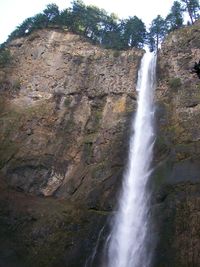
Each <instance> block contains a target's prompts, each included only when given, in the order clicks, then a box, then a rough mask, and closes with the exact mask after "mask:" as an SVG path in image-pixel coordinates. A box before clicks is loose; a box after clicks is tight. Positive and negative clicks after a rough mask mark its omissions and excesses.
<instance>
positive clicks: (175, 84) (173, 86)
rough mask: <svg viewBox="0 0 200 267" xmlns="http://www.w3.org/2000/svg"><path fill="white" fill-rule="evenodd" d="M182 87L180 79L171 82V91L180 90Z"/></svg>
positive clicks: (173, 79)
mask: <svg viewBox="0 0 200 267" xmlns="http://www.w3.org/2000/svg"><path fill="white" fill-rule="evenodd" d="M181 85H182V83H181V79H180V78H172V79H170V80H169V86H170V88H171V89H178V88H179V87H181Z"/></svg>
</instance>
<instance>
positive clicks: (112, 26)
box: [100, 13, 123, 49]
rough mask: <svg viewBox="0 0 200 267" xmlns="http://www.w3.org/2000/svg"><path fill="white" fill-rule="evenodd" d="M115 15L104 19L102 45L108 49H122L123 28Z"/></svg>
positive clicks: (106, 16)
mask: <svg viewBox="0 0 200 267" xmlns="http://www.w3.org/2000/svg"><path fill="white" fill-rule="evenodd" d="M118 21H119V19H118V17H117V16H116V15H115V14H113V13H112V14H111V15H110V16H109V15H105V16H103V17H102V30H101V39H100V43H101V44H102V45H104V46H105V47H107V48H114V49H122V48H123V44H122V34H121V32H122V27H121V23H118Z"/></svg>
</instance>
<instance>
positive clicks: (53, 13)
mask: <svg viewBox="0 0 200 267" xmlns="http://www.w3.org/2000/svg"><path fill="white" fill-rule="evenodd" d="M43 13H44V15H45V16H46V18H47V24H48V23H49V22H52V23H56V20H57V19H58V17H59V14H60V12H59V9H58V6H57V5H56V4H49V5H47V7H46V8H45V9H44V10H43Z"/></svg>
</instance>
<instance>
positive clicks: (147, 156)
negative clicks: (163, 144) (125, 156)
mask: <svg viewBox="0 0 200 267" xmlns="http://www.w3.org/2000/svg"><path fill="white" fill-rule="evenodd" d="M155 68H156V55H155V54H153V53H150V52H146V53H145V55H144V56H143V59H142V62H141V66H140V70H139V73H138V83H137V91H138V94H139V99H138V107H137V112H136V116H135V119H134V121H133V123H132V136H131V139H130V148H129V160H128V166H127V170H126V172H125V175H124V180H123V187H122V192H121V195H120V200H119V210H118V211H117V213H116V216H115V218H114V221H113V226H112V232H111V234H110V236H109V238H108V240H107V241H108V243H107V245H108V251H107V252H108V263H107V264H106V266H107V267H150V262H151V259H150V258H151V257H150V253H149V252H150V251H151V244H150V246H149V247H147V243H148V241H147V237H148V236H147V233H148V230H149V228H148V224H149V220H148V215H149V206H150V204H149V200H150V193H149V192H148V189H147V183H148V178H149V176H150V173H151V169H150V165H151V161H152V154H153V144H154V138H155V137H154V127H153V124H154V123H153V117H154V105H153V98H154V87H155ZM104 266H105V265H104Z"/></svg>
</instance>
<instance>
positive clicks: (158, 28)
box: [147, 15, 167, 51]
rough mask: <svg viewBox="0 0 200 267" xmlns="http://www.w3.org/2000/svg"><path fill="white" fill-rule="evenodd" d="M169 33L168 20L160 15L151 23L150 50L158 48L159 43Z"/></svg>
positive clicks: (149, 33)
mask: <svg viewBox="0 0 200 267" xmlns="http://www.w3.org/2000/svg"><path fill="white" fill-rule="evenodd" d="M166 33H167V24H166V21H165V20H164V19H163V18H162V17H161V16H160V15H158V16H157V17H156V18H155V19H154V20H153V21H152V23H151V26H150V29H149V32H148V36H147V37H148V45H149V48H150V51H154V50H158V47H159V44H160V43H161V42H162V40H163V39H164V37H165V35H166Z"/></svg>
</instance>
